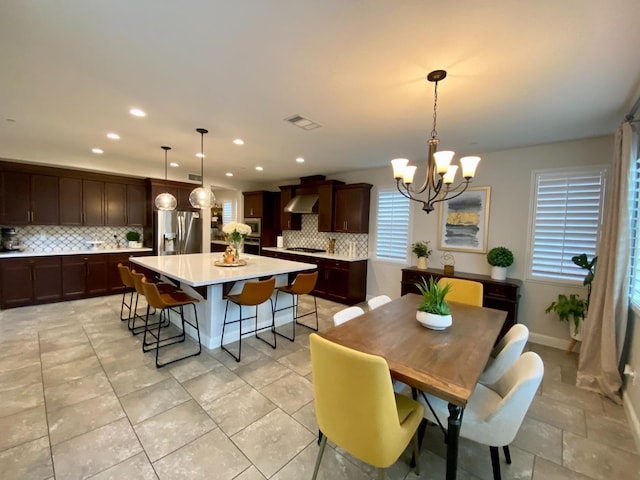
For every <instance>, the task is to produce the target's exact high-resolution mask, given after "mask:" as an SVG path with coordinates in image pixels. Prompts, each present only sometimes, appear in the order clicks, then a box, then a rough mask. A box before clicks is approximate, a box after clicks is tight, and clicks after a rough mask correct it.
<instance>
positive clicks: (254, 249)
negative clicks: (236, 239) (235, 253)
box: [244, 236, 260, 255]
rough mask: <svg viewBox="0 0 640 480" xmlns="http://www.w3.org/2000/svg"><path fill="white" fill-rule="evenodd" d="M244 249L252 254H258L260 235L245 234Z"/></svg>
mask: <svg viewBox="0 0 640 480" xmlns="http://www.w3.org/2000/svg"><path fill="white" fill-rule="evenodd" d="M244 251H245V252H247V253H250V254H252V255H260V237H253V236H246V237H245V238H244Z"/></svg>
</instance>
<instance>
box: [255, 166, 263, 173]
mask: <svg viewBox="0 0 640 480" xmlns="http://www.w3.org/2000/svg"><path fill="white" fill-rule="evenodd" d="M256 170H257V171H259V172H261V171H263V170H264V168H262V167H256Z"/></svg>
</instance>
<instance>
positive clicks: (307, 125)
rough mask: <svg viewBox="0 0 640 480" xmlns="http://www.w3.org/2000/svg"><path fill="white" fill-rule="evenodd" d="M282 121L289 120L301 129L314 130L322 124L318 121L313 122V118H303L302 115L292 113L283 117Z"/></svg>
mask: <svg viewBox="0 0 640 480" xmlns="http://www.w3.org/2000/svg"><path fill="white" fill-rule="evenodd" d="M284 121H285V122H289V123H290V124H291V125H295V126H296V127H299V128H301V129H303V130H314V129H316V128H319V127H321V126H322V125H320V124H319V123H318V122H314V121H313V120H309V119H308V118H304V117H303V116H302V115H293V116H291V117H288V118H285V119H284Z"/></svg>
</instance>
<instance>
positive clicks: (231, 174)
mask: <svg viewBox="0 0 640 480" xmlns="http://www.w3.org/2000/svg"><path fill="white" fill-rule="evenodd" d="M225 175H226V176H227V177H233V173H231V172H227V173H225Z"/></svg>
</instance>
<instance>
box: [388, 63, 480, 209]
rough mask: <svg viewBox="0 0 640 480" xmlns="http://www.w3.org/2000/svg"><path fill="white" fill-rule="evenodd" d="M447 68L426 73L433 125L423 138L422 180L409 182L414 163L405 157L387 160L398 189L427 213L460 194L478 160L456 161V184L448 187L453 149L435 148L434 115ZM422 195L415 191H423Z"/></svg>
mask: <svg viewBox="0 0 640 480" xmlns="http://www.w3.org/2000/svg"><path fill="white" fill-rule="evenodd" d="M446 76H447V72H446V71H444V70H434V71H433V72H430V73H429V75H427V80H429V81H430V82H433V83H435V87H434V100H433V129H432V130H431V138H430V139H429V141H428V142H427V143H428V145H429V157H428V161H427V174H426V177H425V179H424V183H423V184H422V186H421V187H420V188H415V187H414V186H413V177H414V175H415V173H416V168H417V167H416V166H415V165H408V163H409V160H407V159H406V158H396V159H394V160H391V165H392V166H393V177H394V178H395V179H396V183H397V187H398V191H399V192H400V193H401V194H402V195H404V196H405V197H407V198H408V199H409V200H414V201H416V202H420V203H422V210H424V211H425V212H426V213H431V212H432V211H433V210H434V208H435V207H434V204H436V203H438V202H444V201H446V200H451V199H453V198H456V197H457V196H459V195H461V194H462V193H463V192H464V191H465V190H466V189H467V187H468V186H469V183H470V182H471V179H472V178H473V177H474V175H475V173H476V167H477V166H478V162H479V161H480V157H462V158H461V159H460V164H461V165H462V177H463V179H462V180H461V181H460V183H459V184H458V185H456V186H455V187H452V185H453V183H454V181H455V176H456V172H457V170H458V166H457V165H451V160H452V159H453V156H454V154H455V152H452V151H450V150H443V151H440V152H438V151H437V150H438V143H440V140H438V138H437V137H438V132H437V130H436V119H437V112H438V82H439V81H441V80H444V79H445V78H446ZM425 192H426V195H425V196H424V197H422V198H420V197H418V195H420V194H422V193H425Z"/></svg>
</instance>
